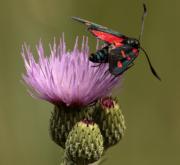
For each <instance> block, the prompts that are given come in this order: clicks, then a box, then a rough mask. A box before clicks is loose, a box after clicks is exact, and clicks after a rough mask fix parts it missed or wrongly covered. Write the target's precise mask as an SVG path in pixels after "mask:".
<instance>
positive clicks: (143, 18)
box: [139, 3, 147, 41]
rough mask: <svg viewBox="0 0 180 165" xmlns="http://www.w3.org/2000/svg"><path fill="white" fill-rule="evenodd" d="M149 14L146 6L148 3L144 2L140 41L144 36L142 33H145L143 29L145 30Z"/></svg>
mask: <svg viewBox="0 0 180 165" xmlns="http://www.w3.org/2000/svg"><path fill="white" fill-rule="evenodd" d="M146 15H147V8H146V4H145V3H143V15H142V18H141V22H142V23H141V32H140V35H139V41H141V38H142V35H143V31H144V20H145V17H146Z"/></svg>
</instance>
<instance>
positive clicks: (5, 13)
mask: <svg viewBox="0 0 180 165" xmlns="http://www.w3.org/2000/svg"><path fill="white" fill-rule="evenodd" d="M0 2H1V3H0V57H1V58H0V76H1V77H0V165H32V164H33V165H41V164H42V165H50V164H51V165H52V164H53V165H58V164H59V163H60V160H61V156H62V154H63V152H62V150H61V149H60V148H59V147H58V146H57V145H56V144H54V143H53V142H52V141H51V139H50V137H49V132H48V131H49V130H48V128H49V118H50V113H51V111H52V108H53V106H52V105H51V104H49V103H47V102H44V101H41V100H35V99H33V98H31V97H30V96H29V95H28V94H27V92H26V88H25V86H24V85H23V84H22V83H21V82H20V80H21V74H22V73H23V72H24V70H25V69H24V66H23V61H22V58H21V55H20V52H21V45H22V44H23V43H24V42H27V43H28V44H30V45H31V47H32V48H33V50H35V45H36V44H37V42H38V41H39V39H40V38H41V39H42V41H43V43H44V44H45V47H46V49H47V50H48V49H49V45H48V43H49V42H52V41H53V38H54V37H56V38H58V37H59V36H61V34H62V32H65V36H66V41H67V44H68V45H69V48H72V46H73V42H74V41H73V40H74V39H75V36H76V35H79V36H82V35H88V36H90V35H89V34H88V33H87V32H86V31H85V28H84V27H83V26H81V25H80V24H78V23H75V22H73V21H72V20H71V19H70V16H79V17H82V18H86V19H89V20H92V21H94V22H96V23H99V24H102V25H105V26H108V27H111V28H112V29H115V30H117V31H120V32H122V33H124V34H126V35H128V36H133V37H137V36H138V34H139V31H140V24H141V22H140V18H141V14H142V1H141V0H111V1H105V0H96V1H95V0H89V1H85V0H14V1H13V0H6V1H3V0H1V1H0ZM146 2H147V6H148V11H149V13H148V16H147V18H146V21H145V31H144V35H143V42H142V45H143V47H144V48H146V50H147V52H148V54H149V55H150V58H151V61H152V63H153V65H154V67H155V68H156V69H157V71H158V73H159V75H160V76H161V77H162V80H163V81H162V82H159V81H158V80H157V79H155V78H154V77H153V76H152V75H151V73H150V70H149V67H148V65H147V61H146V60H145V57H144V55H140V56H139V58H138V59H137V60H136V62H135V63H136V65H135V66H134V67H133V69H130V70H129V71H128V72H126V74H125V76H124V81H123V85H122V87H121V88H119V89H118V90H116V91H114V95H118V96H119V97H120V100H121V106H122V110H123V112H124V114H125V117H126V121H127V128H128V129H127V132H126V135H125V138H124V140H123V141H122V142H120V143H119V144H118V145H117V146H115V147H113V148H111V149H110V150H109V151H108V152H107V154H106V156H107V158H108V159H107V160H106V162H105V163H104V165H109V164H113V165H119V164H122V165H131V164H132V165H161V164H163V165H169V164H172V165H179V164H180V119H179V118H180V101H179V98H180V75H179V74H180V73H179V71H180V65H179V63H180V54H179V48H180V46H179V44H180V40H179V37H180V32H179V31H180V19H179V18H180V1H178V0H171V1H167V0H157V1H150V0H147V1H146ZM90 42H91V43H90V45H92V46H94V45H95V39H94V38H93V37H92V36H90Z"/></svg>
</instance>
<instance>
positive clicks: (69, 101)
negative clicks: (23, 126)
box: [22, 37, 120, 107]
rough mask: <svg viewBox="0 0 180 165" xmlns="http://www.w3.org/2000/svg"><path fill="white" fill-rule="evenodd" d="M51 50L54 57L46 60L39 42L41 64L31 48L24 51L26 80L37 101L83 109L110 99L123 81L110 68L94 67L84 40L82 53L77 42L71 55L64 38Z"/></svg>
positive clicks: (86, 42)
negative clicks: (116, 87)
mask: <svg viewBox="0 0 180 165" xmlns="http://www.w3.org/2000/svg"><path fill="white" fill-rule="evenodd" d="M50 49H51V53H50V56H49V57H46V56H45V54H44V49H43V45H42V43H41V42H39V44H38V46H37V52H38V56H39V58H38V61H37V62H36V61H35V59H34V57H33V54H32V52H31V50H30V48H29V47H28V46H26V45H24V46H23V49H22V56H23V59H24V63H25V68H26V73H25V74H24V75H23V80H24V82H25V83H26V84H27V85H28V86H29V87H30V94H31V95H32V96H33V97H35V98H40V99H43V100H46V101H49V102H51V103H53V104H55V105H59V104H62V103H63V104H65V105H66V106H74V105H75V106H80V107H83V106H87V105H89V104H90V103H93V102H94V101H97V100H98V99H100V98H101V97H103V96H106V95H107V94H108V93H109V92H110V91H111V89H112V88H113V86H114V85H116V84H117V83H118V81H119V80H120V77H117V78H114V76H112V75H111V74H110V73H109V72H108V64H103V65H101V66H100V67H92V66H94V65H95V64H94V63H92V62H90V61H89V60H88V55H89V54H90V52H89V47H88V39H86V40H83V41H82V45H81V49H78V38H77V39H76V42H75V46H74V49H73V50H72V51H67V50H66V45H65V41H64V38H63V37H62V39H60V43H59V44H58V45H57V44H56V43H55V42H54V44H53V46H51V45H50Z"/></svg>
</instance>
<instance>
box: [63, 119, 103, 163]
mask: <svg viewBox="0 0 180 165" xmlns="http://www.w3.org/2000/svg"><path fill="white" fill-rule="evenodd" d="M103 150H104V147H103V137H102V135H101V132H100V129H99V127H98V125H97V124H96V123H94V122H93V121H90V120H82V121H80V122H78V123H77V124H76V125H75V126H74V127H73V129H72V130H71V132H70V133H69V135H68V138H67V141H66V148H65V153H66V155H67V157H69V159H71V160H72V161H73V162H74V163H75V164H89V163H93V162H95V161H97V160H99V159H100V157H101V156H102V154H103Z"/></svg>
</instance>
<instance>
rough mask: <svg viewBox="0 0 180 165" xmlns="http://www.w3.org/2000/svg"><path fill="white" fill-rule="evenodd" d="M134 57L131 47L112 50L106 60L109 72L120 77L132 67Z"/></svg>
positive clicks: (125, 46) (126, 46)
mask: <svg viewBox="0 0 180 165" xmlns="http://www.w3.org/2000/svg"><path fill="white" fill-rule="evenodd" d="M123 53H124V54H123ZM124 55H125V56H124ZM136 57H137V55H136V54H135V53H134V52H133V47H131V46H130V45H124V46H121V47H118V48H115V49H112V50H111V51H110V53H109V58H108V62H109V72H110V73H111V74H112V75H115V76H119V75H121V74H122V73H123V72H124V71H126V70H127V69H129V68H130V67H131V66H132V65H133V61H134V60H135V58H136Z"/></svg>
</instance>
